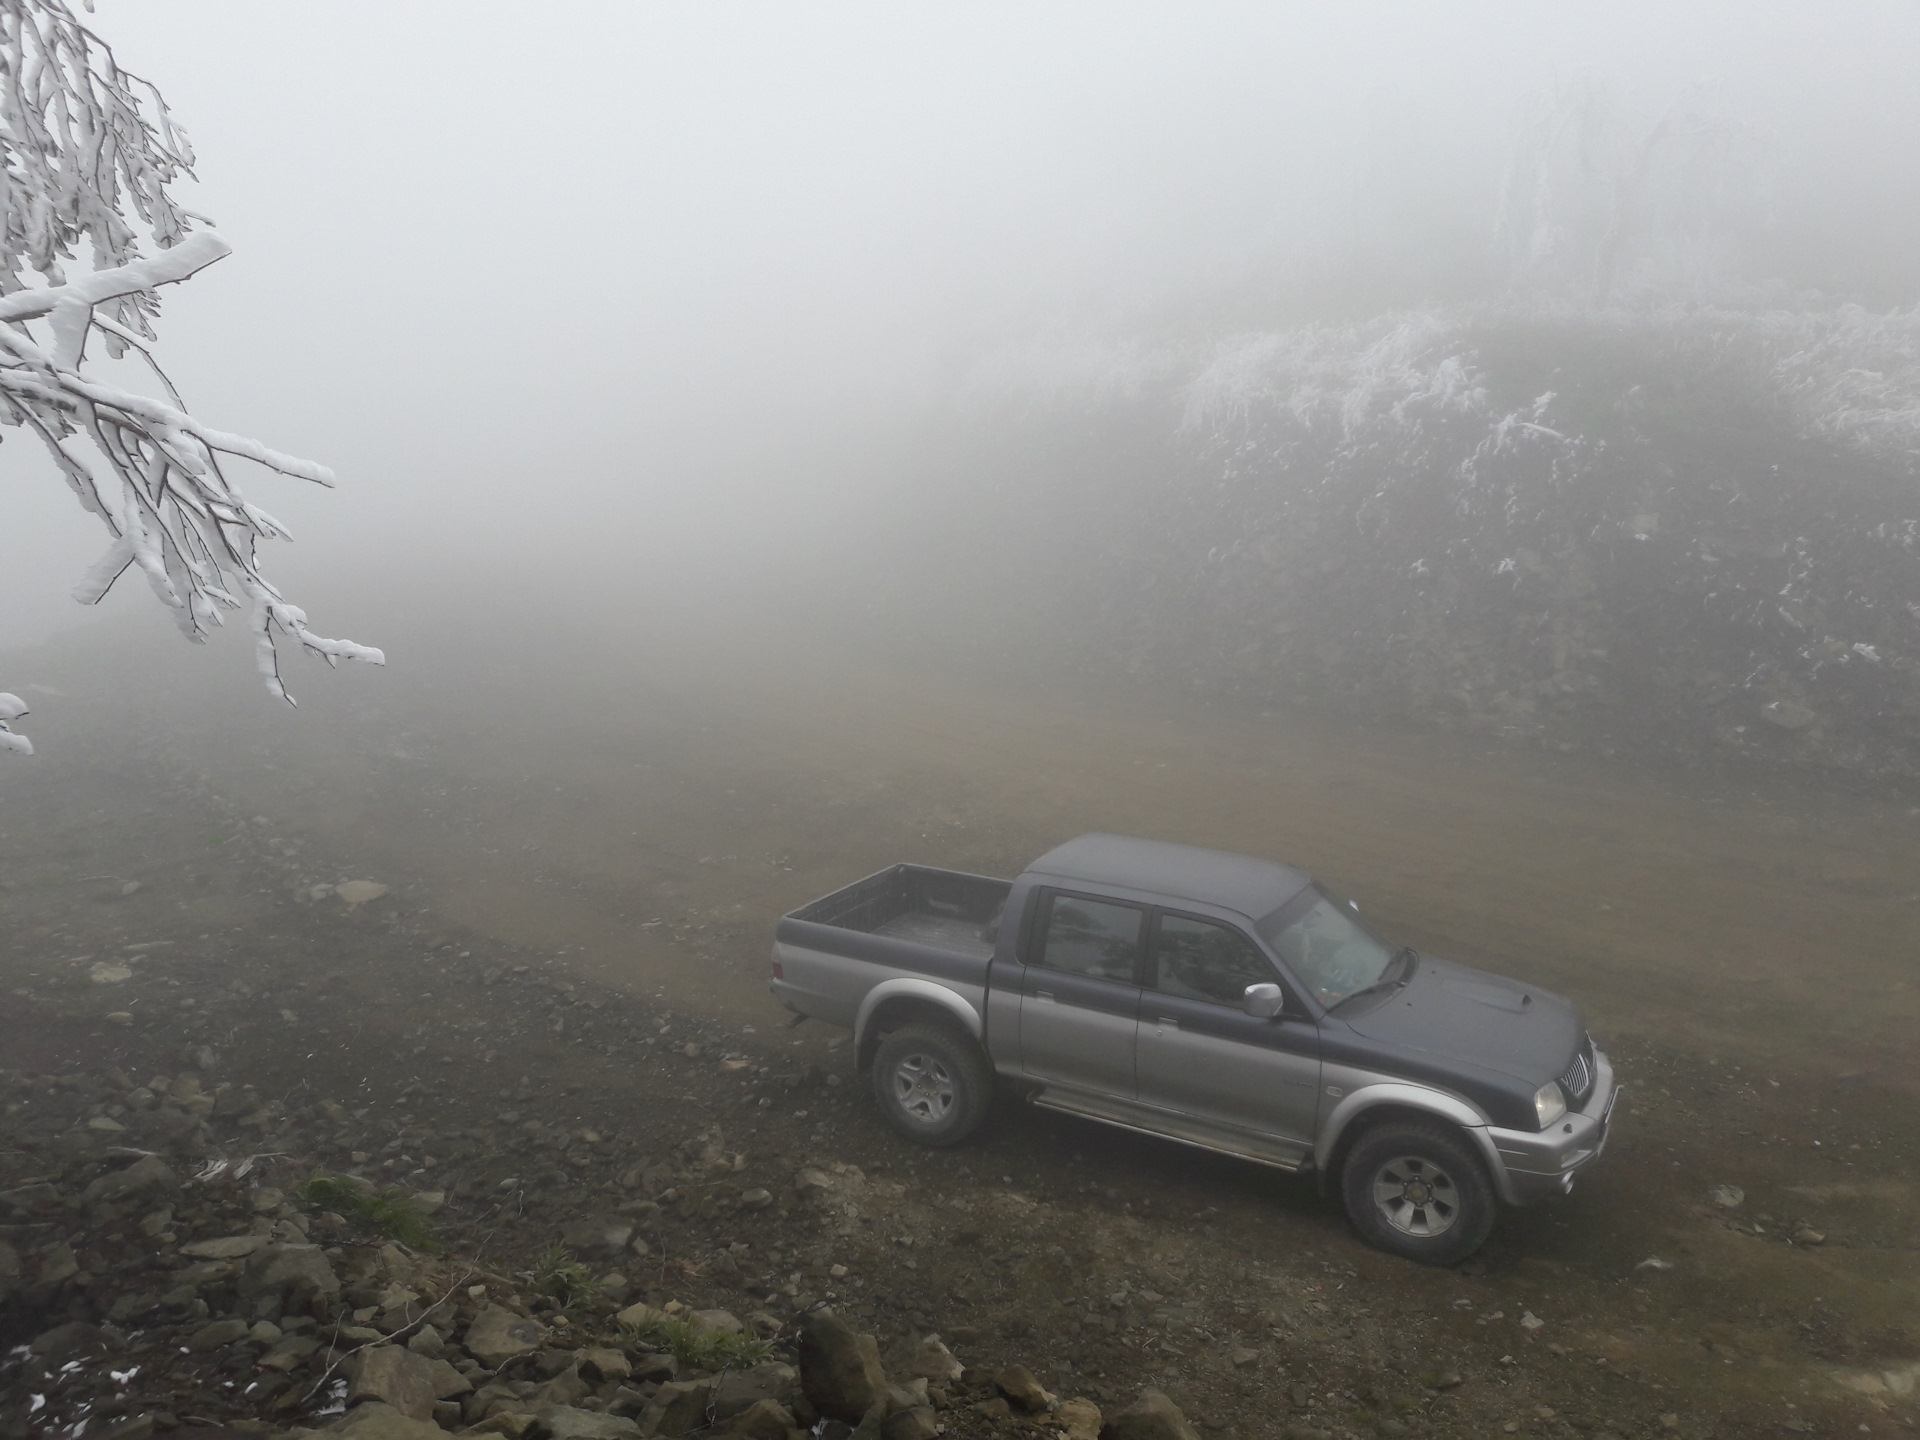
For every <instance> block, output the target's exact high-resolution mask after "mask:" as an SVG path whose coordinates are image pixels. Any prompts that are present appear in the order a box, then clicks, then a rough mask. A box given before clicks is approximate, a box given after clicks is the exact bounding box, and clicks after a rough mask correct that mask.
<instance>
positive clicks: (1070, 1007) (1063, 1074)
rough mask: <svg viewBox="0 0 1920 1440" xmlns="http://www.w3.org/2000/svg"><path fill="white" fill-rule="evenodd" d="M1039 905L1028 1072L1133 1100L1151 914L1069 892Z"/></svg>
mask: <svg viewBox="0 0 1920 1440" xmlns="http://www.w3.org/2000/svg"><path fill="white" fill-rule="evenodd" d="M1040 904H1041V910H1040V914H1039V916H1038V919H1037V923H1036V924H1035V927H1034V933H1033V939H1032V942H1031V947H1030V949H1029V951H1028V954H1027V964H1026V966H1025V968H1024V969H1023V971H1022V973H1021V984H1020V1065H1021V1069H1022V1070H1024V1071H1025V1072H1026V1074H1027V1075H1029V1076H1031V1077H1032V1078H1033V1079H1035V1080H1047V1081H1052V1082H1055V1083H1056V1084H1060V1085H1065V1086H1069V1087H1072V1088H1074V1089H1077V1090H1088V1091H1092V1092H1094V1093H1096V1094H1100V1095H1110V1096H1115V1097H1118V1098H1120V1099H1124V1100H1131V1099H1132V1098H1133V1041H1134V1031H1135V1030H1136V1029H1137V1028H1138V1025H1139V1020H1140V967H1141V960H1142V953H1143V946H1142V940H1143V937H1144V934H1145V931H1146V911H1145V910H1144V909H1143V908H1142V907H1140V906H1138V905H1126V904H1122V903H1121V902H1119V901H1117V900H1096V899H1093V898H1091V897H1090V896H1085V895H1075V894H1072V893H1069V892H1066V891H1051V892H1049V893H1047V894H1046V895H1044V896H1042V897H1041V902H1040Z"/></svg>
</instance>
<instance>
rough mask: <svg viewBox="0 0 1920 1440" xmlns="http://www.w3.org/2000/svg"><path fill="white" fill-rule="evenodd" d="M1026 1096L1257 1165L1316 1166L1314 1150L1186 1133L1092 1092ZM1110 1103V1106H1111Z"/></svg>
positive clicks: (1063, 1111) (1046, 1092)
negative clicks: (1282, 1149) (1281, 1149)
mask: <svg viewBox="0 0 1920 1440" xmlns="http://www.w3.org/2000/svg"><path fill="white" fill-rule="evenodd" d="M1027 1099H1028V1101H1029V1102H1030V1103H1032V1104H1034V1105H1037V1106H1039V1107H1040V1108H1041V1109H1042V1110H1057V1111H1059V1112H1060V1113H1061V1114H1062V1115H1077V1116H1079V1117H1080V1118H1082V1119H1084V1120H1098V1121H1099V1122H1100V1123H1101V1124H1102V1125H1111V1126H1113V1127H1114V1128H1115V1129H1119V1130H1131V1131H1133V1132H1134V1133H1135V1134H1137V1135H1153V1136H1157V1137H1158V1138H1159V1139H1162V1140H1177V1141H1178V1142H1179V1143H1180V1144H1182V1145H1191V1146H1193V1147H1194V1148H1195V1149H1198V1150H1211V1151H1212V1152H1213V1153H1214V1154H1216V1155H1231V1156H1234V1157H1235V1158H1236V1159H1240V1160H1251V1161H1252V1162H1253V1163H1254V1164H1256V1165H1265V1166H1267V1167H1269V1168H1270V1169H1274V1170H1286V1171H1291V1172H1296V1173H1298V1172H1304V1171H1310V1170H1312V1169H1313V1157H1312V1154H1311V1153H1308V1154H1305V1155H1299V1156H1284V1155H1275V1154H1273V1153H1271V1152H1269V1151H1262V1150H1256V1149H1253V1148H1252V1147H1250V1146H1247V1145H1240V1144H1234V1143H1233V1142H1231V1141H1228V1140H1221V1139H1216V1138H1214V1137H1212V1136H1201V1135H1195V1134H1191V1133H1184V1134H1183V1133H1182V1132H1180V1131H1178V1130H1173V1129H1170V1128H1163V1127H1161V1126H1157V1125H1149V1124H1145V1123H1143V1117H1141V1116H1140V1114H1139V1113H1138V1112H1137V1111H1135V1110H1133V1109H1132V1108H1131V1107H1128V1109H1126V1110H1124V1111H1123V1110H1122V1109H1121V1108H1120V1107H1119V1106H1118V1105H1111V1102H1104V1101H1102V1100H1100V1099H1096V1098H1095V1097H1093V1096H1090V1095H1080V1094H1076V1093H1074V1092H1072V1091H1064V1092H1063V1091H1059V1090H1037V1091H1035V1092H1034V1093H1033V1094H1031V1095H1029V1096H1028V1097H1027ZM1110 1105H1111V1108H1109V1106H1110Z"/></svg>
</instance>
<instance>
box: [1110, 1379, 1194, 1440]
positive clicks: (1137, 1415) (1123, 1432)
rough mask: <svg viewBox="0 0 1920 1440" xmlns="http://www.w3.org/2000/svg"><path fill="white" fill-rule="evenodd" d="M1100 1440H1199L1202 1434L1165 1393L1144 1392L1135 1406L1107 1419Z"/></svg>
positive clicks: (1156, 1391) (1157, 1391)
mask: <svg viewBox="0 0 1920 1440" xmlns="http://www.w3.org/2000/svg"><path fill="white" fill-rule="evenodd" d="M1100 1440H1200V1432H1199V1431H1198V1430H1196V1429H1194V1428H1193V1426H1192V1424H1191V1423H1189V1422H1188V1420H1187V1417H1186V1416H1184V1415H1182V1414H1181V1413H1180V1407H1179V1406H1178V1405H1176V1404H1174V1403H1173V1401H1171V1400H1169V1399H1168V1398H1167V1397H1166V1395H1165V1393H1164V1392H1162V1391H1159V1390H1142V1391H1141V1392H1140V1398H1139V1399H1138V1400H1136V1401H1134V1402H1133V1404H1131V1405H1129V1406H1127V1407H1126V1409H1124V1410H1121V1411H1118V1412H1117V1413H1115V1414H1113V1415H1111V1416H1109V1417H1108V1419H1107V1423H1106V1424H1105V1425H1103V1426H1102V1427H1101V1428H1100Z"/></svg>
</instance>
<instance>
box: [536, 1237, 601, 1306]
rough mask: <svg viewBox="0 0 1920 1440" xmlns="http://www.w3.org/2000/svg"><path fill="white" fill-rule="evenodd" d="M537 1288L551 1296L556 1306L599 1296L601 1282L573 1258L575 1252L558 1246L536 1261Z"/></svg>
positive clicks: (543, 1293)
mask: <svg viewBox="0 0 1920 1440" xmlns="http://www.w3.org/2000/svg"><path fill="white" fill-rule="evenodd" d="M533 1288H534V1289H536V1290H538V1291H539V1292H540V1293H541V1294H542V1295H547V1296H551V1297H552V1299H553V1302H554V1303H555V1304H556V1305H573V1304H576V1303H578V1302H580V1301H582V1300H591V1299H593V1297H594V1296H596V1295H598V1294H599V1293H600V1282H599V1281H597V1280H595V1279H594V1278H593V1274H592V1272H591V1271H589V1270H588V1269H587V1267H586V1266H584V1265H582V1264H581V1263H580V1262H579V1261H578V1260H576V1259H574V1258H573V1252H572V1251H571V1250H569V1249H567V1247H566V1246H564V1245H555V1246H554V1247H553V1248H552V1249H550V1250H548V1251H547V1253H546V1254H544V1255H542V1256H541V1257H540V1258H539V1259H538V1260H537V1261H535V1262H534V1266H533Z"/></svg>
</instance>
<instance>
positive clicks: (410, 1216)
mask: <svg viewBox="0 0 1920 1440" xmlns="http://www.w3.org/2000/svg"><path fill="white" fill-rule="evenodd" d="M298 1193H299V1196H300V1199H301V1201H302V1202H303V1203H304V1204H306V1205H307V1206H309V1207H310V1208H312V1209H315V1210H331V1211H333V1212H334V1213H335V1214H336V1215H338V1216H340V1217H341V1218H342V1219H343V1220H345V1221H346V1222H347V1223H348V1224H350V1225H354V1226H357V1227H358V1228H359V1229H361V1230H371V1231H373V1232H374V1233H375V1234H378V1235H384V1236H386V1237H387V1238H388V1239H389V1240H398V1241H399V1242H400V1243H401V1244H402V1245H406V1246H409V1247H411V1248H412V1249H415V1250H430V1249H432V1248H433V1222H432V1221H431V1220H429V1219H428V1218H427V1212H426V1211H424V1210H422V1209H421V1208H420V1207H419V1206H418V1205H417V1204H415V1203H414V1201H413V1200H412V1198H411V1197H410V1196H408V1195H407V1194H406V1193H405V1192H403V1191H399V1190H388V1191H384V1192H383V1191H381V1190H380V1189H378V1188H377V1187H375V1186H373V1185H371V1184H369V1183H368V1182H367V1181H365V1180H362V1179H360V1178H359V1177H358V1176H354V1175H316V1176H314V1177H313V1178H312V1179H311V1180H309V1181H307V1183H306V1184H304V1185H302V1186H301V1187H300V1189H299V1192H298Z"/></svg>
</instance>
